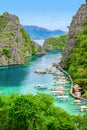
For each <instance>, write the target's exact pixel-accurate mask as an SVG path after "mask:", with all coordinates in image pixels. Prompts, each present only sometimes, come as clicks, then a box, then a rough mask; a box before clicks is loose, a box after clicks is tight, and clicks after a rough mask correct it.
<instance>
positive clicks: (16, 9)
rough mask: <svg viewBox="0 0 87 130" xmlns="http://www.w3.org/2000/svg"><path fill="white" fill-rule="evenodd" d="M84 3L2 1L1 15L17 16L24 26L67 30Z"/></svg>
mask: <svg viewBox="0 0 87 130" xmlns="http://www.w3.org/2000/svg"><path fill="white" fill-rule="evenodd" d="M84 3H85V0H0V14H2V13H3V12H5V11H8V12H9V13H11V14H15V15H17V16H18V17H19V19H20V22H21V24H23V25H36V26H41V27H46V28H48V29H51V30H54V29H62V30H66V27H67V26H68V25H69V24H70V22H71V19H72V16H73V15H74V14H75V13H76V11H77V10H78V8H79V7H80V6H81V4H84Z"/></svg>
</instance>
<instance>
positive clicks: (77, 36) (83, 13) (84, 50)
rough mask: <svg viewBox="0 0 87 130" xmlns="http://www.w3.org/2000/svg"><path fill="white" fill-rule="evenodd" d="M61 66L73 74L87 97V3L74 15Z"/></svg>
mask: <svg viewBox="0 0 87 130" xmlns="http://www.w3.org/2000/svg"><path fill="white" fill-rule="evenodd" d="M60 64H61V66H62V67H63V68H64V69H67V70H68V71H69V73H70V74H71V76H72V78H73V80H74V83H75V84H79V85H80V87H82V88H83V90H84V91H85V93H84V94H83V97H86V98H87V5H85V4H84V5H82V6H81V7H80V8H79V10H78V11H77V13H76V15H75V16H74V17H73V19H72V22H71V25H70V28H69V33H68V38H67V44H66V48H65V50H64V52H63V58H62V60H61V63H60Z"/></svg>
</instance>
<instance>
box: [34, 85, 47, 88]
mask: <svg viewBox="0 0 87 130" xmlns="http://www.w3.org/2000/svg"><path fill="white" fill-rule="evenodd" d="M34 88H36V89H47V87H46V86H45V85H37V86H35V87H34Z"/></svg>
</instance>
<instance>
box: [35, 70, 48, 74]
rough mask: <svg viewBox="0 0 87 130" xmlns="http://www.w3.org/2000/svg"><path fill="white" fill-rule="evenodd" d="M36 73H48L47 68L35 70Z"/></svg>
mask: <svg viewBox="0 0 87 130" xmlns="http://www.w3.org/2000/svg"><path fill="white" fill-rule="evenodd" d="M34 73H37V74H46V73H47V72H46V71H45V70H38V69H37V70H35V71H34Z"/></svg>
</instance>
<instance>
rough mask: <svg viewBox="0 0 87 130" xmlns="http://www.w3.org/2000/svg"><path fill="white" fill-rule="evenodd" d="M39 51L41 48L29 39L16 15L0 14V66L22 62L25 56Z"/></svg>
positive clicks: (41, 51)
mask: <svg viewBox="0 0 87 130" xmlns="http://www.w3.org/2000/svg"><path fill="white" fill-rule="evenodd" d="M40 53H43V50H42V48H41V47H40V46H39V45H37V44H36V43H34V42H33V41H31V39H30V37H29V35H28V34H27V32H26V31H25V29H24V28H22V26H21V25H20V22H19V18H18V17H17V16H15V15H11V14H9V13H7V12H5V13H3V15H0V66H3V65H13V64H24V62H25V57H27V56H31V55H32V54H40Z"/></svg>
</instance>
